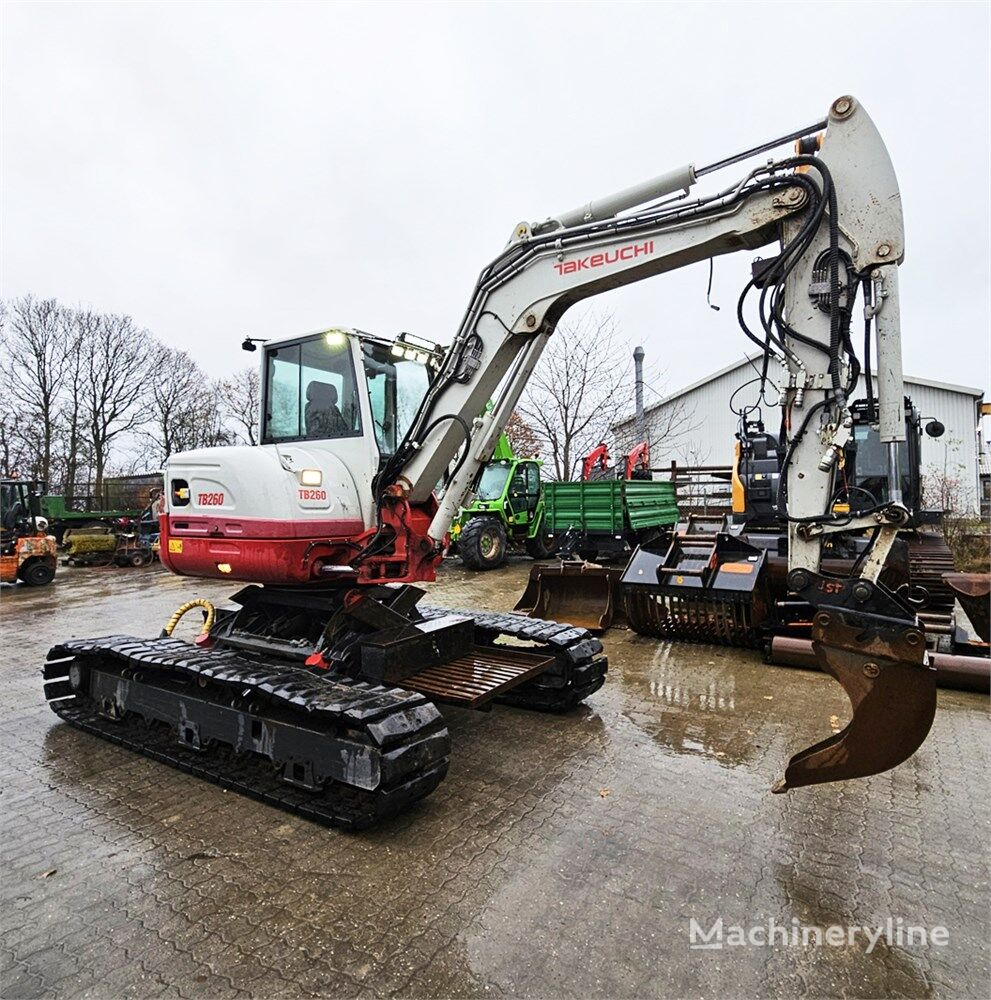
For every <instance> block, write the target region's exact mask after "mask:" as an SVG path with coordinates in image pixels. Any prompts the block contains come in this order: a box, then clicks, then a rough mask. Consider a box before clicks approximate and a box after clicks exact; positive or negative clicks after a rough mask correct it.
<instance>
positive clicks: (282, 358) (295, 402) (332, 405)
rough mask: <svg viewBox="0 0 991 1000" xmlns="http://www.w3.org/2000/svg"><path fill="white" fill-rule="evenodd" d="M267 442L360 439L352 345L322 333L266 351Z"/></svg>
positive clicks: (341, 338) (264, 438) (265, 437)
mask: <svg viewBox="0 0 991 1000" xmlns="http://www.w3.org/2000/svg"><path fill="white" fill-rule="evenodd" d="M266 364H267V366H268V370H267V372H266V379H265V429H264V433H263V437H262V440H263V441H265V442H273V441H299V440H325V439H328V438H345V437H358V436H360V435H361V409H360V406H359V402H358V392H357V383H356V381H355V375H354V366H353V365H352V363H351V349H350V341H349V340H348V339H347V338H346V337H343V336H338V337H333V336H324V335H320V336H319V337H314V338H311V339H309V340H304V341H301V342H300V343H298V344H287V345H285V346H284V347H278V348H273V349H271V350H269V351H268V352H267V359H266Z"/></svg>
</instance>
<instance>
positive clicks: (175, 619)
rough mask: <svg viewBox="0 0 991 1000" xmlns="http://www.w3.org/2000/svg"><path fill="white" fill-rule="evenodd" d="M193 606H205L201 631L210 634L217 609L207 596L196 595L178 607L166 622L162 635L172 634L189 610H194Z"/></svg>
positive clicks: (201, 633)
mask: <svg viewBox="0 0 991 1000" xmlns="http://www.w3.org/2000/svg"><path fill="white" fill-rule="evenodd" d="M193 608H203V610H204V611H205V612H206V614H205V615H204V616H203V619H204V620H203V628H202V630H201V631H200V635H207V634H209V632H210V629H212V628H213V622H214V619H215V618H216V611H215V609H214V607H213V605H212V604H211V603H210V602H209V601H208V600H207V599H206V598H205V597H194V598H193V600H191V601H186V603H185V604H183V605H180V606H179V607H178V608H176V610H175V613H174V614H173V615H172V617H171V618H170V619H169V620H168V622H166V624H165V628H163V629H162V637H163V638H164V637H165V636H169V635H172V633H173V632H174V631H175V627H176V625H178V624H179V621H180V619H181V618H182V616H183V615H185V614H186V612H187V611H192V610H193Z"/></svg>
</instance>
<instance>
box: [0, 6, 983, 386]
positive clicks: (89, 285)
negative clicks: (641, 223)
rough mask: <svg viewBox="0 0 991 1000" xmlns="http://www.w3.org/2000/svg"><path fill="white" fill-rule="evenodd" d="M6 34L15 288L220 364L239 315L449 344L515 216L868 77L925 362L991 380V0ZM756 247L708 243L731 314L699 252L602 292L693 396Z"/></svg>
mask: <svg viewBox="0 0 991 1000" xmlns="http://www.w3.org/2000/svg"><path fill="white" fill-rule="evenodd" d="M2 27H3V32H2V52H0V55H2V83H3V87H2V115H3V118H2V126H3V135H2V139H3V142H2V181H3V202H2V274H0V279H2V294H3V295H4V296H13V295H19V294H22V293H24V292H33V293H35V294H36V295H39V296H55V297H58V298H59V299H61V300H63V301H64V302H67V303H83V304H86V305H89V306H92V307H94V308H96V309H99V310H104V311H119V312H127V313H130V314H131V315H132V316H134V318H135V319H136V320H137V321H138V322H139V323H141V324H143V325H145V326H147V327H149V328H150V329H151V330H152V331H153V332H154V333H155V334H156V335H157V336H158V337H160V338H161V339H162V340H164V341H166V342H167V343H170V344H173V345H176V346H179V347H182V348H185V349H187V350H189V351H190V352H191V353H192V354H194V355H195V356H196V357H197V358H198V359H199V361H200V362H201V363H202V364H203V365H204V367H205V368H206V369H207V370H208V371H210V372H211V373H213V374H215V375H219V374H223V373H224V372H225V371H229V370H230V369H231V368H232V367H239V366H241V365H243V364H244V363H245V362H247V361H249V360H250V359H249V357H248V356H247V355H245V354H242V353H241V351H240V350H239V348H238V345H239V343H240V340H241V338H242V337H243V336H244V335H245V334H246V333H250V334H253V335H255V336H262V337H271V336H275V337H279V336H288V335H292V334H295V333H298V332H303V331H307V330H311V329H315V328H319V327H322V326H328V325H333V324H342V325H351V326H358V327H361V328H363V329H366V330H370V331H373V332H377V333H382V334H394V333H396V332H398V331H399V330H404V329H405V330H409V331H411V332H413V333H417V334H420V335H423V336H427V337H431V338H436V339H438V340H442V341H444V342H448V341H449V340H450V338H451V336H452V334H453V331H454V329H455V327H456V325H457V323H458V321H459V320H460V317H461V314H462V312H463V310H464V308H465V305H466V302H467V298H468V295H469V293H470V291H471V289H472V286H473V283H474V280H475V278H476V276H477V274H478V272H479V270H480V269H481V268H482V266H483V265H484V264H485V262H486V261H487V260H489V259H490V258H491V257H493V256H494V255H495V254H496V253H497V252H498V251H499V250H500V249H501V248H502V246H503V245H504V244H505V242H506V240H507V239H508V238H509V235H510V232H511V230H512V227H513V225H514V224H515V223H516V222H518V221H519V220H521V219H526V220H533V219H538V218H543V217H545V216H547V215H548V214H550V213H553V212H556V211H559V210H563V209H565V208H570V207H572V206H573V205H575V204H578V203H582V202H584V201H587V200H588V199H590V198H592V197H596V196H599V195H602V194H606V193H609V192H611V191H613V190H615V189H618V188H621V187H625V186H627V185H628V184H630V183H633V182H635V181H639V180H641V179H643V178H645V177H648V176H651V175H654V174H657V173H660V172H662V171H663V170H665V169H667V168H670V167H674V166H678V165H681V164H683V163H685V162H687V161H695V162H696V163H699V164H702V163H706V162H710V161H712V160H714V159H717V158H719V157H720V156H722V155H724V154H728V153H732V152H735V151H737V150H739V149H742V148H745V147H747V146H749V145H753V144H754V143H756V142H757V141H760V140H763V139H767V138H771V137H773V136H775V135H778V134H782V133H784V132H786V131H788V130H789V129H792V128H794V127H797V126H801V125H805V124H807V123H810V122H812V121H815V120H816V119H817V118H818V117H821V116H823V115H824V113H825V111H826V109H827V107H828V105H829V103H830V101H832V100H833V99H834V98H835V97H837V96H839V95H840V94H843V93H852V94H854V95H856V96H857V97H858V98H859V99H860V100H861V101H862V102H863V103H864V105H865V106H866V108H867V110H868V112H869V113H870V114H871V116H872V117H873V118H874V120H875V122H876V123H877V124H878V126H879V127H880V129H881V131H882V134H883V135H884V136H885V139H886V141H887V143H888V146H889V149H890V150H891V153H892V157H893V159H894V162H895V167H896V170H897V172H898V176H899V181H900V184H901V189H902V196H903V201H904V206H905V219H906V228H907V248H908V249H907V258H906V263H905V265H904V267H903V268H902V280H901V289H902V318H903V319H902V321H903V329H904V354H905V369H906V371H907V372H908V373H911V374H916V375H924V376H928V377H930V378H937V379H942V380H946V381H951V382H961V383H964V384H968V385H977V386H979V387H982V388H988V387H989V386H988V385H987V383H988V379H989V376H988V366H989V348H988V342H989V338H988V315H989V302H988V268H989V260H988V256H989V255H988V214H989V213H988V189H989V183H988V177H989V173H988V153H989V150H988V121H989V115H988V103H989V101H988V90H989V72H988V31H989V20H988V5H987V4H984V3H979V4H978V3H975V4H952V3H933V4H921V3H917V4H870V3H853V4H849V5H846V4H813V3H806V4H800V3H790V4H780V5H777V4H752V5H747V4H743V3H734V4H731V5H722V4H711V5H708V4H688V3H685V4H632V5H628V4H621V3H609V4H603V5H595V4H578V3H567V4H546V5H542V4H538V3H526V4H518V5H510V4H491V5H485V4H476V5H470V6H469V5H454V4H451V5H430V4H415V3H404V4H385V3H381V4H371V3H366V4H360V5H350V4H320V3H315V2H314V3H300V4H265V3H252V4H237V3H224V4H214V5H211V4H206V3H195V4H182V3H175V2H173V3H168V4H160V5H159V4H153V3H141V4H114V3H103V4H87V3H72V4H70V3H65V4H44V3H11V2H9V0H7V2H5V3H4V4H3V26H2ZM719 176H720V177H722V176H723V175H719ZM725 176H726V177H727V178H730V175H729V174H727V175H725ZM748 269H749V255H747V254H737V255H735V257H733V258H723V259H721V260H718V261H717V262H716V272H715V284H714V290H713V298H714V301H715V302H717V303H718V304H720V305H721V306H722V309H721V311H720V312H714V311H712V310H710V309H708V308H707V306H706V304H705V287H706V280H707V276H708V268H707V265H705V264H702V265H697V266H695V267H692V268H687V269H685V270H684V271H681V272H676V273H674V274H672V275H666V276H662V277H659V278H655V279H653V280H651V281H646V282H641V283H639V284H638V285H635V286H632V287H630V288H626V289H621V290H618V291H614V292H611V293H609V294H607V295H604V296H601V297H600V298H599V299H597V300H593V306H594V307H595V308H596V309H601V310H608V311H611V312H613V313H614V314H615V316H616V318H617V320H618V322H619V324H620V326H621V329H622V331H623V333H624V336H625V337H627V338H628V339H629V342H630V346H631V348H632V345H633V344H635V343H636V342H638V341H640V342H642V343H643V344H644V346H645V348H646V350H647V352H648V355H649V357H650V358H651V359H652V360H653V361H654V362H655V363H657V364H658V365H659V366H660V367H662V368H664V369H666V371H667V379H666V388H667V389H674V388H677V387H678V386H681V385H684V384H686V383H688V382H690V381H692V380H694V379H696V378H698V377H701V376H702V375H705V374H707V373H708V372H710V371H712V370H714V369H716V368H719V367H721V366H723V365H725V364H727V363H729V362H731V361H733V360H735V359H736V358H738V357H740V355H741V352H742V351H743V350H744V346H745V341H744V339H743V335H742V334H741V333H740V332H739V331H738V328H737V326H736V322H735V302H736V298H737V296H738V294H739V291H740V289H741V288H742V285H743V282H744V281H745V280H746V276H747V272H748ZM658 388H659V389H663V388H664V386H658Z"/></svg>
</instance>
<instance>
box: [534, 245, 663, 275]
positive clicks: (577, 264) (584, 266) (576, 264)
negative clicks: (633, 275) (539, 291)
mask: <svg viewBox="0 0 991 1000" xmlns="http://www.w3.org/2000/svg"><path fill="white" fill-rule="evenodd" d="M653 252H654V241H653V240H645V241H644V242H643V243H629V244H627V245H626V246H625V247H617V248H616V249H615V250H603V251H602V253H593V254H589V255H588V256H587V257H579V258H578V259H577V260H566V261H564V262H563V263H560V264H555V265H554V267H555V268H556V269H557V273H558V274H574V273H575V271H590V270H592V268H595V267H605V266H606V265H607V264H616V263H618V262H619V261H621V260H635V259H636V258H637V257H649V256H650V255H651V254H652V253H653Z"/></svg>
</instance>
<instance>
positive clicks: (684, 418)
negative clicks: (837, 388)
mask: <svg viewBox="0 0 991 1000" xmlns="http://www.w3.org/2000/svg"><path fill="white" fill-rule="evenodd" d="M754 365H756V366H758V368H759V365H760V359H759V358H758V359H756V360H755V361H754V362H753V364H751V362H749V361H747V360H746V359H745V358H744V359H742V360H741V361H738V362H736V363H735V364H732V365H729V366H728V367H726V368H722V369H720V370H719V371H717V372H713V373H712V374H711V375H709V376H707V377H706V378H703V379H700V380H699V381H698V382H694V383H692V384H691V385H689V386H687V387H686V388H684V389H682V390H680V391H679V392H676V393H673V394H672V395H670V396H667V397H666V398H664V399H662V400H661V401H660V402H657V403H655V404H653V405H651V406H647V407H646V408H645V411H644V416H645V423H646V428H647V438H648V440H649V441H650V452H651V454H650V459H651V465H652V467H653V468H654V469H660V468H666V467H670V465H671V463H672V462H677V463H678V465H683V466H700V465H710V466H711V465H729V464H730V463H731V462H732V461H733V445H734V441H735V437H734V435H735V434H736V431H737V425H738V418H737V417H736V416H735V415H734V414H733V413H732V411H731V410H730V405H729V404H730V398H731V397H733V395H734V393H736V396H735V400H734V405H735V407H736V409H740V407H741V405H744V404H746V405H751V404H753V403H754V402H755V401H756V396H757V384H756V382H754V384H752V385H750V386H747V383H748V382H751V381H753V380H755V379H756V378H757V369H755V367H754ZM779 372H780V368H779V367H778V366H776V365H774V366H772V367H771V369H769V372H768V375H769V378H770V379H771V380H772V382H773V380H776V379H777V377H778V375H779ZM874 391H875V395H876V393H877V387H876V383H875V389H874ZM905 394H906V395H907V396H909V397H910V398H911V400H912V402H913V403H914V404H915V407H916V409H917V410H918V411H919V413H920V414H921V416H922V418H923V425H924V424H925V423H926V422H928V420H930V419H933V418H935V419H936V420H939V421H940V422H941V423H943V424H944V425H945V427H946V432H945V434H943V436H942V437H939V438H932V437H929V436H928V435H923V438H922V471H923V475H925V476H926V477H930V478H932V479H936V480H939V481H955V482H953V483H952V488H953V490H954V491H955V492H956V494H957V496H958V497H959V508H960V509H959V513H961V514H965V513H966V514H970V513H977V512H978V511H979V509H980V508H979V503H980V497H981V494H982V488H983V489H986V488H987V484H982V482H981V468H982V467H986V466H987V462H988V456H987V454H986V450H985V449H986V442H985V440H984V437H983V435H982V432H981V405H982V403H983V400H984V391H983V390H982V389H975V388H971V387H969V386H963V385H949V384H947V383H945V382H934V381H933V380H931V379H925V378H916V377H914V376H908V375H906V376H905ZM864 396H866V388H865V383H864V379H863V377H861V379H860V384H859V385H858V387H857V392H856V393H855V394H854V397H853V398H854V399H861V398H863V397H864ZM767 398H768V400H769V402H771V403H774V402H775V401H776V398H777V393H776V390H775V389H774V388H773V387H772V384H771V382H769V384H768V391H767ZM762 416H763V420H764V423H765V425H766V429H767V430H768V431H770V432H771V433H772V434H777V432H778V428H779V423H780V410H779V409H778V408H777V406H772V407H771V408H770V409H767V408H765V410H764V413H763V415H762ZM612 433H613V438H614V449H615V450H614V452H613V454H615V455H622V454H625V453H626V452H627V451H628V450H629V448H630V447H631V446H632V445H633V444H635V443H636V442H637V440H638V436H637V431H636V419H635V416H634V415H632V414H631V415H630V416H629V417H626V418H624V419H623V420H621V421H619V422H618V423H616V424H613V426H612ZM985 478H986V477H985Z"/></svg>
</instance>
